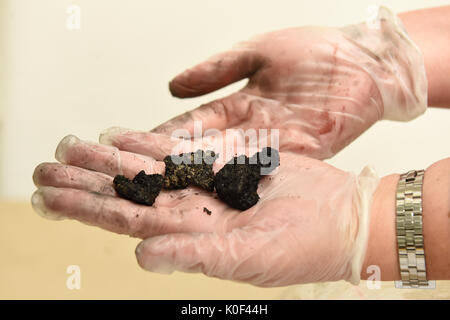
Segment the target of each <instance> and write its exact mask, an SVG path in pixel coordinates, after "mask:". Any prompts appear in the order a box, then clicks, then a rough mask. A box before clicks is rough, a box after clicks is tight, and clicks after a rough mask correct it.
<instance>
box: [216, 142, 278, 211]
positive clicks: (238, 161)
mask: <svg viewBox="0 0 450 320" xmlns="http://www.w3.org/2000/svg"><path fill="white" fill-rule="evenodd" d="M279 165H280V156H279V153H278V151H277V150H276V149H273V148H270V147H269V148H264V149H263V150H262V151H261V152H258V153H255V154H254V155H253V156H252V157H251V158H248V157H247V156H245V155H241V156H238V157H234V158H233V159H231V160H230V161H229V162H228V163H227V164H225V166H224V167H223V168H222V169H220V171H219V172H218V173H217V174H216V176H215V178H214V186H215V188H216V191H217V195H218V196H219V198H220V199H221V200H222V201H224V202H226V203H227V204H228V205H229V206H230V207H233V208H235V209H239V210H247V209H249V208H251V207H252V206H253V205H255V204H256V203H257V202H258V200H259V195H258V193H257V190H258V183H259V180H260V179H261V176H262V175H266V174H268V173H270V172H272V171H273V170H274V169H275V168H276V167H278V166H279Z"/></svg>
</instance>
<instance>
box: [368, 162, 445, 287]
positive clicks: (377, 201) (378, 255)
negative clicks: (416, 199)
mask: <svg viewBox="0 0 450 320" xmlns="http://www.w3.org/2000/svg"><path fill="white" fill-rule="evenodd" d="M398 180H399V175H398V174H391V175H388V176H385V177H383V178H382V179H381V180H380V184H379V185H378V187H377V190H376V191H375V194H374V198H373V204H372V209H371V224H370V232H369V235H370V236H369V242H368V247H367V254H366V258H365V262H364V265H363V268H362V270H361V278H362V279H367V277H368V276H370V274H368V273H367V267H368V266H370V265H377V266H379V267H380V270H381V280H384V281H388V280H400V267H399V261H398V253H397V239H396V229H395V211H396V208H395V195H396V188H397V183H398ZM422 201H423V215H422V216H423V237H424V248H425V259H426V267H427V276H428V279H429V280H448V279H450V250H449V248H448V246H449V244H450V158H446V159H443V160H440V161H437V162H435V163H434V164H432V165H431V166H429V167H428V168H427V169H426V170H425V176H424V182H423V199H422Z"/></svg>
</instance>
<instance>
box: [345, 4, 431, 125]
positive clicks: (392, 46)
mask: <svg viewBox="0 0 450 320" xmlns="http://www.w3.org/2000/svg"><path fill="white" fill-rule="evenodd" d="M340 30H341V31H342V32H343V34H344V37H345V38H347V40H348V41H349V42H350V43H352V44H353V46H354V49H355V50H352V51H354V54H356V55H357V58H358V59H357V61H358V66H359V67H361V68H362V69H364V70H365V71H366V72H367V74H368V75H369V76H370V77H372V79H373V80H374V82H375V83H376V85H377V87H378V90H379V92H380V95H381V98H382V102H383V107H384V111H383V115H382V117H383V119H388V120H399V121H408V120H412V119H414V118H416V117H417V116H419V115H421V114H422V113H424V112H425V111H426V109H427V92H428V83H427V78H426V72H425V62H424V58H423V55H422V53H421V51H420V49H419V47H418V46H417V45H416V44H415V43H414V42H413V41H412V40H411V38H410V37H409V36H408V34H407V32H406V29H405V28H404V27H403V24H402V22H401V21H400V19H399V18H398V17H397V16H396V15H395V14H394V13H392V11H390V10H389V9H388V8H386V7H383V6H380V7H377V12H376V14H375V15H374V16H373V18H372V19H369V20H368V21H366V23H361V24H358V25H351V26H346V27H343V28H341V29H340Z"/></svg>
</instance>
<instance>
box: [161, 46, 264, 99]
mask: <svg viewBox="0 0 450 320" xmlns="http://www.w3.org/2000/svg"><path fill="white" fill-rule="evenodd" d="M263 62H264V60H263V58H262V57H261V56H260V55H258V54H256V52H255V50H253V45H252V43H251V42H242V43H240V44H238V45H236V46H235V47H234V48H233V49H231V50H229V51H226V52H223V53H219V54H216V55H214V56H212V57H210V58H209V59H207V60H206V61H204V62H202V63H200V64H197V65H196V66H194V67H193V68H190V69H187V70H186V71H184V72H182V73H181V74H179V75H177V76H176V77H175V78H174V79H172V80H171V81H170V83H169V90H170V92H171V93H172V95H174V96H175V97H179V98H188V97H196V96H199V95H203V94H206V93H209V92H212V91H215V90H217V89H220V88H223V87H225V86H226V85H228V84H231V83H233V82H236V81H239V80H241V79H244V78H247V77H250V76H251V75H252V74H253V73H254V72H256V71H257V70H258V69H259V68H260V67H261V66H262V65H263Z"/></svg>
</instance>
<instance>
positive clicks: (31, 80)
mask: <svg viewBox="0 0 450 320" xmlns="http://www.w3.org/2000/svg"><path fill="white" fill-rule="evenodd" d="M381 3H385V4H387V5H388V6H389V7H390V8H391V9H393V10H394V11H396V12H401V11H405V10H412V9H416V8H422V7H431V6H436V5H444V4H448V3H449V1H437V0H435V1H432V0H414V1H411V0H404V1H389V2H387V1H363V0H352V1H325V0H316V1H306V0H305V1H300V0H292V1H261V0H259V1H256V0H254V1H237V0H228V1H211V0H201V1H200V0H197V1H181V0H179V1H174V0H170V1H145V0H134V1H125V0H95V1H93V0H72V1H66V0H39V1H34V0H28V1H27V0H0V28H1V29H0V50H1V51H0V70H1V71H0V196H1V197H2V198H3V199H9V200H10V201H2V202H1V206H0V213H1V215H0V219H1V224H0V232H1V233H0V241H1V242H0V249H1V252H2V257H1V258H0V297H2V298H20V297H22V298H49V297H51V298H57V297H63V298H80V297H85V298H100V297H109V298H111V297H113V298H146V297H147V298H168V297H178V298H191V297H192V298H233V297H235V298H275V297H279V296H280V295H281V296H283V297H288V296H290V297H292V292H295V294H294V296H302V295H301V294H298V292H297V291H296V290H297V289H293V290H291V291H289V292H288V293H286V291H283V289H259V288H255V287H251V286H248V285H242V284H236V283H233V282H228V281H220V280H215V279H207V278H206V277H203V276H199V275H184V274H175V275H172V276H164V275H156V274H150V273H146V272H144V271H142V270H140V269H139V267H138V266H137V264H136V262H135V258H134V252H133V251H134V247H135V245H136V244H137V240H135V239H130V238H128V237H124V236H117V235H112V234H109V233H107V232H104V231H102V230H98V229H95V228H92V227H86V226H84V225H81V224H79V223H77V222H68V221H66V222H60V223H55V222H49V221H46V220H43V219H41V218H39V217H37V216H36V215H34V214H33V212H32V211H31V209H30V206H29V204H28V202H29V198H30V196H31V193H32V192H33V191H34V189H35V188H34V186H33V183H32V180H31V175H32V172H33V169H34V167H35V166H36V165H37V164H38V163H40V162H43V161H54V158H53V154H54V150H55V147H56V145H57V143H58V142H59V141H60V140H61V139H62V138H63V137H64V136H65V135H67V134H69V133H73V134H76V135H78V136H79V137H80V138H82V139H88V140H93V141H96V140H97V138H98V134H99V133H100V131H101V130H103V129H105V128H107V127H110V126H114V125H120V126H125V127H130V128H134V129H140V130H147V129H151V128H152V127H154V126H156V125H157V124H159V123H161V122H162V121H165V120H167V119H169V118H170V117H172V116H174V115H176V114H178V113H181V112H184V111H186V110H188V109H191V108H194V107H196V106H198V105H199V104H201V103H204V102H207V101H209V100H212V99H214V98H218V97H220V96H223V95H226V94H229V93H231V92H233V91H235V90H237V89H239V88H240V87H241V86H242V85H243V84H244V82H240V83H237V84H235V85H232V86H229V87H227V88H225V89H223V90H220V91H218V92H216V93H212V94H209V95H207V96H204V97H200V98H195V99H190V100H179V99H175V98H173V97H171V96H170V94H169V92H168V89H167V83H168V81H169V80H170V79H171V78H172V77H173V76H174V75H175V74H177V73H178V72H179V71H182V70H183V69H185V68H187V67H190V66H191V65H193V64H195V63H197V62H200V61H201V60H202V59H204V58H206V57H208V56H209V55H211V54H213V53H215V52H218V51H221V50H224V49H227V48H229V47H230V46H231V45H232V44H233V43H235V42H237V41H240V40H244V39H246V38H248V37H249V36H251V35H254V34H256V33H262V32H266V31H269V30H273V29H279V28H285V27H290V26H299V25H310V24H317V25H330V26H332V25H337V26H340V25H345V24H349V23H355V22H358V21H361V20H364V19H365V18H366V16H367V7H368V5H371V4H381ZM71 4H74V5H78V6H79V7H80V8H81V29H80V30H72V31H71V30H68V29H67V28H66V19H67V17H68V14H67V13H66V10H67V7H68V6H69V5H71ZM449 120H450V111H448V110H436V109H430V110H428V111H427V113H426V114H425V115H424V116H422V117H420V118H419V119H417V120H414V121H412V122H409V123H394V122H387V121H386V122H380V123H378V124H376V125H375V126H374V127H373V128H372V129H371V130H370V131H369V132H367V133H365V134H364V135H363V136H362V137H361V138H360V139H359V140H358V141H356V142H355V143H353V144H352V145H351V146H350V147H348V148H347V149H345V150H344V151H342V152H341V153H340V154H338V155H337V156H336V157H335V158H334V159H332V160H330V163H332V164H334V165H336V166H338V167H340V168H342V169H345V170H351V171H359V170H360V169H361V168H362V167H363V166H364V165H366V164H368V163H370V164H373V165H374V166H375V168H376V169H377V171H378V172H379V173H380V175H384V174H388V173H391V172H402V171H405V170H408V169H412V168H415V169H419V168H425V167H427V166H428V165H430V164H431V163H433V162H434V161H437V160H439V159H442V158H444V157H447V156H449V155H450V152H449V151H450V148H449V141H450V130H449ZM417 145H419V146H420V148H419V151H417V150H418V149H417V147H414V148H413V146H417ZM70 264H78V265H80V267H81V268H82V273H83V287H82V290H80V291H78V292H74V291H69V290H67V289H66V288H65V279H66V277H67V275H66V274H65V268H66V267H67V266H68V265H70ZM305 288H306V287H305ZM308 288H310V287H308ZM315 288H316V289H317V290H322V289H320V288H321V287H320V286H317V287H315ZM444 288H448V287H444ZM305 290H306V289H305ZM308 290H310V289H308ZM322 291H323V290H322ZM344 291H345V290H344V288H343V289H342V291H340V290H337V291H336V292H337V293H339V292H344ZM366 291H367V290H366ZM308 292H310V291H308ZM330 292H332V290H331V291H330ZM333 292H334V291H333ZM345 292H347V291H345ZM367 292H368V293H366V296H368V297H370V294H371V293H370V292H369V291H367ZM383 292H386V293H385V296H386V297H389V296H390V295H389V293H388V290H385V291H383ZM447 292H448V290H447ZM435 293H437V291H434V294H435ZM303 296H304V295H303ZM333 296H334V297H336V293H333ZM337 296H339V295H337ZM347 296H348V295H347ZM432 296H433V294H431V293H424V295H423V297H424V298H427V297H432Z"/></svg>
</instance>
